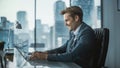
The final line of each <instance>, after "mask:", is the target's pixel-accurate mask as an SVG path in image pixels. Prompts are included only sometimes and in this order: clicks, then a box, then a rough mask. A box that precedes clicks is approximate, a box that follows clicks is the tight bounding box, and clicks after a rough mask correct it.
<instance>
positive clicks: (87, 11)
mask: <svg viewBox="0 0 120 68" xmlns="http://www.w3.org/2000/svg"><path fill="white" fill-rule="evenodd" d="M71 5H72V6H73V5H76V6H79V7H81V8H82V10H83V21H84V22H85V23H87V24H88V25H90V26H91V27H93V28H100V27H101V0H71Z"/></svg>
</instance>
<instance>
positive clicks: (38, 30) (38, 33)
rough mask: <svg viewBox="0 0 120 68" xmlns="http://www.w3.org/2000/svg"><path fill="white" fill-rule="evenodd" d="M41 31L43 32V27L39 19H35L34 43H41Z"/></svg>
mask: <svg viewBox="0 0 120 68" xmlns="http://www.w3.org/2000/svg"><path fill="white" fill-rule="evenodd" d="M42 33H43V28H42V24H41V20H40V19H37V20H36V43H41V38H42Z"/></svg>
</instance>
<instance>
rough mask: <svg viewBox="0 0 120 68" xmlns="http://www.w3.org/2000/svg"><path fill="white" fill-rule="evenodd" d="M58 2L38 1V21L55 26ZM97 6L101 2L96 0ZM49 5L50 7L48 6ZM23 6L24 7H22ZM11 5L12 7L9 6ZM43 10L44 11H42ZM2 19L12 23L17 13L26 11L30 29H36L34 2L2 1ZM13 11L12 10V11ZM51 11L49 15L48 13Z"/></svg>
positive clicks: (26, 0) (0, 3)
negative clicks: (55, 8)
mask: <svg viewBox="0 0 120 68" xmlns="http://www.w3.org/2000/svg"><path fill="white" fill-rule="evenodd" d="M56 1H57V0H52V1H51V0H50V1H48V0H36V2H37V3H36V4H37V5H36V6H37V10H36V19H41V23H42V24H48V25H49V26H53V25H54V23H55V22H54V12H53V10H54V3H55V2H56ZM62 1H65V3H66V6H67V7H68V6H69V0H62ZM94 1H95V5H100V0H97V1H96V0H94ZM44 3H46V4H47V5H49V6H46V4H44ZM21 4H22V5H21ZM9 5H10V6H9ZM43 7H44V8H43ZM41 8H42V10H43V11H41ZM0 9H1V11H0V17H1V16H4V17H7V19H8V20H9V21H11V22H14V23H15V21H16V20H17V19H16V13H17V12H18V11H26V12H27V19H28V25H29V29H30V30H32V29H33V28H34V0H12V1H11V0H0ZM11 9H12V10H11ZM48 11H49V13H48Z"/></svg>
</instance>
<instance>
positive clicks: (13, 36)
mask: <svg viewBox="0 0 120 68" xmlns="http://www.w3.org/2000/svg"><path fill="white" fill-rule="evenodd" d="M52 1H53V2H52ZM84 1H85V2H84ZM84 1H82V0H44V1H42V0H13V1H12V0H0V42H1V41H4V42H5V43H4V49H2V50H4V51H5V50H7V49H10V50H8V51H9V52H10V53H11V52H12V53H14V56H13V57H11V59H7V61H8V62H3V64H6V68H12V66H14V68H17V67H18V68H29V67H30V68H37V66H32V65H30V64H29V63H24V62H26V61H25V60H24V58H23V57H22V56H21V54H20V53H19V52H18V51H17V50H16V48H15V46H16V47H18V48H20V49H21V50H22V51H24V52H30V53H32V52H34V51H45V50H50V49H54V48H57V47H60V46H61V45H62V44H63V43H65V40H67V39H68V35H69V34H68V32H69V31H68V30H67V28H66V26H65V25H64V21H63V18H62V15H59V13H60V10H62V9H64V8H65V7H69V6H71V5H77V6H80V5H79V2H83V3H84V4H86V3H88V2H91V3H93V4H94V3H99V5H98V7H96V8H94V9H93V11H91V10H90V9H89V8H86V10H88V9H89V10H88V12H89V11H91V13H92V12H93V13H92V15H91V17H92V18H91V17H88V19H91V20H86V18H87V17H86V18H84V20H85V22H93V23H87V24H88V25H90V26H91V27H92V28H93V29H95V28H107V29H109V42H108V50H107V54H106V58H105V64H104V67H105V68H120V64H119V63H120V53H119V51H120V49H119V48H120V37H119V34H120V30H119V28H120V0H109V1H108V0H84ZM77 3H78V4H77ZM47 4H50V5H47ZM58 4H60V5H58ZM48 6H49V7H48ZM89 6H91V7H92V6H93V7H95V4H94V5H92V4H90V5H89ZM99 6H100V7H99ZM51 7H52V8H51ZM40 8H41V9H40ZM49 9H51V10H49ZM39 13H40V14H39ZM42 18H43V19H42ZM2 22H3V23H2ZM60 22H62V23H63V24H60ZM96 22H97V23H96ZM24 23H25V24H24ZM55 23H57V24H55ZM60 26H62V28H61V27H60ZM59 32H60V33H59ZM64 33H65V34H64ZM0 45H1V44H0ZM56 45H57V46H56ZM12 50H14V51H12ZM0 53H1V52H0ZM1 55H4V54H3V52H2V53H1ZM19 59H21V60H20V61H19ZM0 65H1V67H0V68H2V67H4V66H2V62H1V63H0ZM69 65H70V64H69ZM58 66H59V67H60V65H58ZM64 67H65V66H63V67H60V68H64ZM71 67H72V66H71ZM38 68H50V67H47V66H45V65H44V66H38ZM73 68H74V67H73ZM78 68H79V67H78Z"/></svg>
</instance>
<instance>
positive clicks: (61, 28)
mask: <svg viewBox="0 0 120 68" xmlns="http://www.w3.org/2000/svg"><path fill="white" fill-rule="evenodd" d="M54 6H55V7H54V18H55V26H54V31H55V45H57V46H56V47H58V46H61V45H62V44H63V43H65V40H66V39H67V36H68V30H67V28H66V27H65V24H64V20H63V16H62V15H61V14H60V12H61V11H62V10H63V9H65V8H66V5H65V2H63V1H62V0H57V1H56V2H55V4H54Z"/></svg>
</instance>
